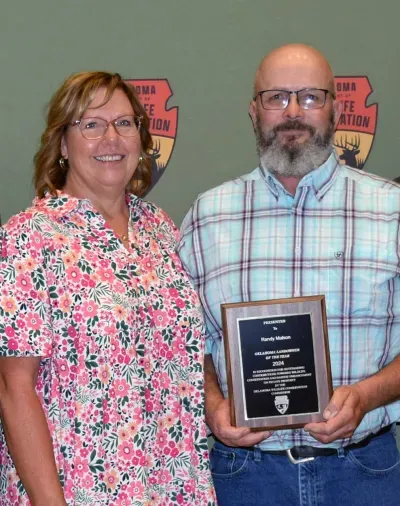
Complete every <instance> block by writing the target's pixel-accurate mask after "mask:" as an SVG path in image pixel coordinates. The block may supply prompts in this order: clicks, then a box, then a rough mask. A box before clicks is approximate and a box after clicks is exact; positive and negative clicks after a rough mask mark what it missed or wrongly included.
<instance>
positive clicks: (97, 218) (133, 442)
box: [0, 72, 215, 506]
mask: <svg viewBox="0 0 400 506" xmlns="http://www.w3.org/2000/svg"><path fill="white" fill-rule="evenodd" d="M151 146H152V141H151V136H150V133H149V120H148V117H147V115H146V112H145V110H144V108H143V107H142V106H141V104H140V102H139V100H138V98H137V96H136V94H135V92H134V90H133V89H132V88H131V87H130V86H128V85H127V84H126V83H124V82H123V81H122V80H121V78H120V76H119V75H118V74H108V73H105V72H84V73H80V74H76V75H73V76H71V77H70V78H69V79H67V80H66V81H65V83H64V84H63V85H62V86H61V88H60V89H59V90H58V92H57V93H56V94H55V96H54V97H53V99H52V101H51V102H50V105H49V110H48V117H47V127H46V129H45V131H44V133H43V135H42V140H41V147H40V149H39V151H38V153H37V154H36V157H35V177H34V180H35V187H36V194H37V197H36V198H35V200H34V201H33V204H32V206H31V207H30V208H29V209H27V210H26V211H24V212H22V213H20V214H18V215H16V216H14V217H12V218H11V219H10V220H9V222H8V223H7V224H6V225H5V227H4V232H3V240H2V264H1V269H0V287H1V294H0V337H1V348H0V355H1V358H0V409H1V416H2V422H3V431H4V432H2V433H1V434H0V436H1V439H0V459H1V462H0V498H1V501H0V503H1V504H2V506H9V505H10V506H11V505H16V504H18V505H28V504H32V505H40V506H52V505H55V506H59V505H66V504H67V505H84V504H85V505H87V504H88V505H129V506H130V505H132V506H136V505H137V506H139V505H174V504H180V505H182V504H186V505H212V504H215V502H214V501H215V499H214V491H213V487H212V484H211V481H210V475H209V464H208V453H207V441H206V435H205V427H204V422H203V408H204V406H203V370H202V361H203V334H202V332H203V327H202V317H201V312H200V309H199V303H198V299H197V297H196V295H195V293H194V291H193V289H192V286H191V284H190V282H189V280H188V278H187V276H186V275H185V273H184V271H183V269H182V266H181V263H180V261H179V259H178V256H177V255H176V253H175V244H176V238H177V231H176V229H175V227H174V225H173V224H172V222H171V220H170V219H169V218H168V216H167V215H166V214H165V213H164V212H163V211H161V210H160V209H158V208H157V207H156V206H154V205H152V204H149V203H146V202H144V201H143V200H141V199H140V198H139V196H140V195H143V194H144V193H145V191H146V190H147V189H148V186H149V183H150V177H151V161H152V160H151V156H150V154H149V152H150V151H151Z"/></svg>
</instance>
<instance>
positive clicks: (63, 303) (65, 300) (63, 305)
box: [58, 293, 72, 313]
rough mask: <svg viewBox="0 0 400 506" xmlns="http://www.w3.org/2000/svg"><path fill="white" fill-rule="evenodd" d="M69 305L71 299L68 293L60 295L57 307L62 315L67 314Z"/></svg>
mask: <svg viewBox="0 0 400 506" xmlns="http://www.w3.org/2000/svg"><path fill="white" fill-rule="evenodd" d="M71 303H72V299H71V296H70V294H69V293H64V294H63V295H61V297H60V299H59V301H58V307H59V308H60V309H61V311H63V312H64V313H68V311H69V310H70V309H71Z"/></svg>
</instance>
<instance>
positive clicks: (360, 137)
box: [334, 76, 378, 169]
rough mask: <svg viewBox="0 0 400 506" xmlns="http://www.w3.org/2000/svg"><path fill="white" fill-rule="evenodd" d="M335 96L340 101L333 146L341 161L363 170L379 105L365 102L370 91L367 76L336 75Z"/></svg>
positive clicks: (373, 135)
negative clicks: (340, 109) (339, 112)
mask: <svg viewBox="0 0 400 506" xmlns="http://www.w3.org/2000/svg"><path fill="white" fill-rule="evenodd" d="M335 87H336V97H337V100H339V101H340V102H342V106H343V109H342V114H341V115H340V119H339V123H338V126H337V130H336V132H335V140H334V143H335V147H336V152H337V154H338V156H339V159H340V162H341V163H343V164H346V165H349V166H350V167H354V168H355V169H362V168H363V167H364V165H365V162H366V161H367V158H368V155H369V153H370V151H371V148H372V144H373V142H374V138H375V132H376V123H377V119H378V104H372V105H367V100H368V97H369V96H370V94H371V93H372V92H373V89H372V87H371V84H370V82H369V79H368V77H367V76H344V77H343V76H337V77H335Z"/></svg>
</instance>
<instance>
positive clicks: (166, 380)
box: [160, 372, 171, 389]
mask: <svg viewBox="0 0 400 506" xmlns="http://www.w3.org/2000/svg"><path fill="white" fill-rule="evenodd" d="M160 384H161V387H162V388H165V389H168V388H169V386H170V384H171V378H170V377H169V376H168V374H167V373H166V372H163V373H161V376H160Z"/></svg>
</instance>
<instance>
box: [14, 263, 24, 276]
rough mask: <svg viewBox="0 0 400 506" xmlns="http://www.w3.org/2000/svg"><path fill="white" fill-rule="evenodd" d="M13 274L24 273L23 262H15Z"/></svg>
mask: <svg viewBox="0 0 400 506" xmlns="http://www.w3.org/2000/svg"><path fill="white" fill-rule="evenodd" d="M15 272H16V273H17V274H23V273H24V272H25V265H24V262H16V263H15Z"/></svg>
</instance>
